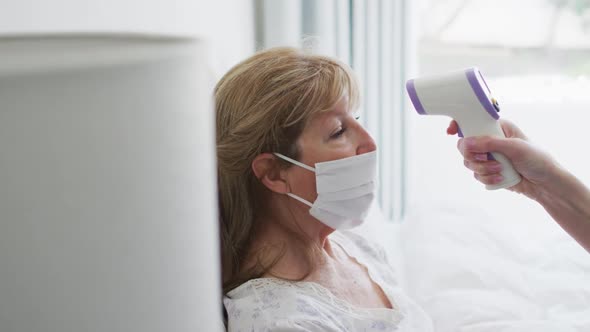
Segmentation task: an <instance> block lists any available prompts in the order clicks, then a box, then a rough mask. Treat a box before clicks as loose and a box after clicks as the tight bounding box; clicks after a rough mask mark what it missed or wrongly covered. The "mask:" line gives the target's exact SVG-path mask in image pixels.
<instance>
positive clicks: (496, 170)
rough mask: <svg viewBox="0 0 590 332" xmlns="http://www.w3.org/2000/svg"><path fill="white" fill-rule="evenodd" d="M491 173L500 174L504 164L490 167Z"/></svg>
mask: <svg viewBox="0 0 590 332" xmlns="http://www.w3.org/2000/svg"><path fill="white" fill-rule="evenodd" d="M489 170H490V172H499V171H501V170H502V164H495V165H492V166H490V168H489Z"/></svg>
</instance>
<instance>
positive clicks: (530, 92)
mask: <svg viewBox="0 0 590 332" xmlns="http://www.w3.org/2000/svg"><path fill="white" fill-rule="evenodd" d="M419 6H420V7H419V9H418V11H419V15H418V17H421V18H424V19H422V20H420V21H419V22H418V24H419V32H418V33H417V34H416V35H415V37H416V38H417V43H418V48H417V50H418V72H419V74H421V75H430V74H435V73H440V72H445V71H450V70H457V69H462V68H466V67H471V66H477V67H479V69H480V70H481V71H482V73H483V74H484V75H485V76H486V79H487V81H488V84H489V86H490V88H491V90H492V93H493V94H494V95H495V96H496V98H497V99H498V100H499V101H500V104H501V108H502V111H501V112H500V116H501V117H504V118H506V119H510V120H512V121H513V122H515V123H516V124H517V125H518V126H519V127H520V128H521V129H523V131H524V132H525V133H526V134H527V135H528V136H529V138H530V139H531V140H532V141H533V142H534V143H535V144H537V145H539V146H540V147H541V148H542V149H544V150H546V151H548V152H549V153H550V154H552V155H553V156H554V157H555V158H556V159H557V160H558V161H559V163H561V164H562V165H564V166H565V167H566V168H568V169H570V170H571V171H573V172H574V173H575V174H576V175H577V176H578V177H579V178H580V179H581V180H582V181H584V182H586V183H590V157H588V156H587V154H586V151H587V146H586V145H587V142H590V139H589V138H588V135H587V134H586V133H587V129H586V127H587V125H586V124H587V123H588V121H590V1H587V0H579V1H567V0H564V1H557V0H523V1H510V0H496V1H486V0H470V1H451V0H445V1H443V0H436V1H435V0H422V1H420V5H419ZM449 121H450V119H448V118H433V117H421V116H418V115H415V114H414V115H412V116H411V121H410V122H411V124H410V127H409V132H410V133H411V136H410V137H409V140H408V141H409V146H408V149H409V150H410V151H411V153H410V154H411V156H410V161H409V169H410V170H412V172H413V173H412V174H411V175H410V179H409V181H410V183H411V184H410V188H411V190H410V191H411V194H410V197H411V199H410V200H411V203H410V205H411V206H413V207H414V208H420V207H423V206H424V205H425V204H426V205H429V206H430V205H438V206H445V205H446V206H456V207H457V208H460V207H461V206H480V207H482V208H483V209H484V210H485V211H487V212H490V213H495V212H499V211H500V210H502V211H504V212H502V213H505V212H506V211H509V212H510V213H511V214H514V215H522V216H530V213H531V209H532V210H535V211H538V212H539V213H540V214H541V213H542V211H540V207H538V206H537V205H536V204H534V203H533V202H528V200H526V199H524V198H523V199H522V200H519V199H517V198H515V196H514V194H512V193H509V192H507V191H498V192H493V193H490V192H487V191H486V190H485V189H483V185H481V184H479V183H478V182H476V181H475V180H474V179H473V177H472V173H471V172H469V171H468V170H467V169H466V168H464V167H463V163H462V158H461V157H460V155H459V153H458V152H457V150H456V148H455V142H456V138H450V137H446V134H445V129H446V126H447V125H448V123H449Z"/></svg>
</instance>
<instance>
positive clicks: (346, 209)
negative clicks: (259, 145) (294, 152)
mask: <svg viewBox="0 0 590 332" xmlns="http://www.w3.org/2000/svg"><path fill="white" fill-rule="evenodd" d="M275 155H276V156H278V157H279V158H282V159H284V160H286V161H288V162H291V163H293V164H295V165H297V166H300V167H303V168H305V169H307V170H310V171H312V172H315V179H316V190H317V194H318V197H317V198H316V200H315V202H313V204H312V203H310V202H308V201H306V200H305V199H303V198H301V197H299V196H297V195H294V194H292V193H287V195H289V196H290V197H292V198H294V199H296V200H298V201H300V202H302V203H304V204H307V205H308V206H310V207H311V209H309V213H310V214H311V215H312V216H314V217H315V218H317V219H318V220H319V221H321V222H322V223H324V224H325V225H326V226H329V227H331V228H333V229H347V228H352V227H356V226H359V225H360V224H362V223H363V221H364V219H365V217H366V216H367V212H368V211H369V207H370V206H371V203H372V202H373V198H374V197H375V173H376V169H377V152H376V151H372V152H368V153H363V154H360V155H356V156H353V157H348V158H343V159H338V160H333V161H326V162H321V163H316V164H315V168H313V167H310V166H307V165H305V164H303V163H301V162H299V161H297V160H294V159H291V158H289V157H287V156H284V155H282V154H280V153H275Z"/></svg>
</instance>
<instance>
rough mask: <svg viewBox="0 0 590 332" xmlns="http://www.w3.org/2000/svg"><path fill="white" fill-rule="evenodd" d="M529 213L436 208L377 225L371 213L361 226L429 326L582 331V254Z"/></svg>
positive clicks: (587, 282)
mask: <svg viewBox="0 0 590 332" xmlns="http://www.w3.org/2000/svg"><path fill="white" fill-rule="evenodd" d="M541 212H542V211H541ZM529 215H530V216H531V218H530V219H527V218H522V217H521V218H515V219H518V220H511V218H507V217H504V218H502V217H498V216H492V215H489V214H486V213H482V211H480V210H479V209H477V208H472V209H462V210H461V211H454V210H453V209H445V208H438V209H429V210H424V211H422V212H420V213H417V214H413V215H409V216H408V218H407V219H406V220H405V221H404V222H403V223H402V224H391V223H389V224H384V223H383V220H382V219H383V218H382V216H381V215H380V214H379V213H378V212H376V211H373V212H372V214H371V215H370V221H369V223H368V225H367V226H366V227H364V229H363V230H362V232H364V233H365V235H367V236H370V237H372V238H373V240H375V241H377V242H382V244H384V245H386V249H387V250H388V252H389V254H390V258H391V260H392V264H393V265H395V266H396V268H397V270H398V271H399V273H400V277H401V282H402V284H403V286H404V288H405V290H406V292H407V293H408V295H409V296H411V297H412V298H413V299H414V300H416V301H417V302H418V303H419V304H420V305H421V306H422V307H423V308H424V310H425V311H426V312H427V313H428V314H429V315H430V316H431V317H432V319H433V321H434V326H435V329H436V331H439V332H444V331H454V332H455V331H465V332H467V331H469V332H488V331H494V332H513V331H514V332H516V331H519V332H522V331H535V332H543V331H552V332H553V331H559V332H569V331H576V332H582V331H590V254H588V253H586V252H585V251H584V250H583V249H582V248H581V247H580V246H579V245H578V244H577V243H576V242H575V241H573V240H572V239H571V238H570V237H569V236H568V235H567V234H566V233H565V232H564V231H563V230H561V228H559V226H557V225H556V224H555V223H554V222H553V221H551V220H550V219H549V218H548V217H546V216H544V214H539V213H534V211H533V212H531V213H530V214H529ZM542 216H543V217H542ZM384 233H387V234H390V235H388V236H386V237H384V236H382V235H380V234H384Z"/></svg>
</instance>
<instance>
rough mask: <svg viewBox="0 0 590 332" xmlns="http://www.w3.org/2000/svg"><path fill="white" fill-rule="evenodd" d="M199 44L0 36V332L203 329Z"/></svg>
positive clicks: (207, 106)
mask: <svg viewBox="0 0 590 332" xmlns="http://www.w3.org/2000/svg"><path fill="white" fill-rule="evenodd" d="M205 54H206V52H205V46H204V45H203V43H202V42H200V41H197V40H190V39H180V38H164V37H145V36H127V37H121V36H119V37H114V36H105V35H102V36H99V35H77V36H69V37H68V36H26V37H25V36H22V37H1V38H0V331H6V332H41V331H42V332H66V331H67V332H69V331H72V332H73V331H96V332H98V331H101V332H104V331H109V332H115V331H121V332H123V331H125V332H132V331H137V332H139V331H141V332H148V331H175V332H181V331H187V332H188V331H215V330H217V329H218V328H219V327H220V326H219V325H218V323H219V322H220V315H221V300H220V295H221V287H220V282H219V262H218V258H219V255H218V234H217V226H216V225H217V217H216V208H215V206H216V196H217V195H216V190H215V183H216V181H215V178H216V177H215V166H214V165H215V161H214V160H215V159H214V153H215V152H214V119H213V110H212V105H211V98H212V97H211V95H212V87H211V78H210V77H208V75H207V71H206V63H207V61H206V59H205Z"/></svg>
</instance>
